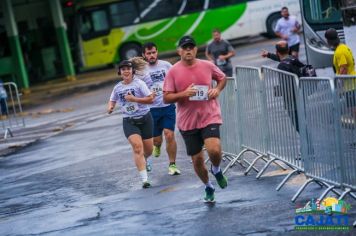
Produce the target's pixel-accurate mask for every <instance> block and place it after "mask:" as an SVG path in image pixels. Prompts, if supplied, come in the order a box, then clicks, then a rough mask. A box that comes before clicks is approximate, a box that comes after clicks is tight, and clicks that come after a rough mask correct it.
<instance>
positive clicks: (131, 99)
mask: <svg viewBox="0 0 356 236" xmlns="http://www.w3.org/2000/svg"><path fill="white" fill-rule="evenodd" d="M125 100H126V101H129V102H135V101H136V97H135V96H133V95H132V94H131V93H130V92H129V93H127V95H126V96H125Z"/></svg>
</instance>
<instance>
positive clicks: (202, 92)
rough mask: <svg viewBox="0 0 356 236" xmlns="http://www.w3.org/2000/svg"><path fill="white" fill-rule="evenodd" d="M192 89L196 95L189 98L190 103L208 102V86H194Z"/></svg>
mask: <svg viewBox="0 0 356 236" xmlns="http://www.w3.org/2000/svg"><path fill="white" fill-rule="evenodd" d="M194 88H195V89H196V90H198V91H197V93H196V94H195V95H194V96H192V97H189V100H190V101H205V100H208V90H209V86H208V85H194Z"/></svg>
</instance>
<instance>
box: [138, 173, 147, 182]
mask: <svg viewBox="0 0 356 236" xmlns="http://www.w3.org/2000/svg"><path fill="white" fill-rule="evenodd" d="M140 176H141V180H142V182H147V180H148V175H147V170H141V171H140Z"/></svg>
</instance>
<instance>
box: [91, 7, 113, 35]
mask: <svg viewBox="0 0 356 236" xmlns="http://www.w3.org/2000/svg"><path fill="white" fill-rule="evenodd" d="M91 17H92V21H93V23H94V24H93V29H94V32H100V31H105V30H108V29H109V22H108V19H107V15H106V12H105V10H98V11H93V12H92V14H91Z"/></svg>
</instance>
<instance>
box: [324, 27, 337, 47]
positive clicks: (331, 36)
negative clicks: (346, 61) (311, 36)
mask: <svg viewBox="0 0 356 236" xmlns="http://www.w3.org/2000/svg"><path fill="white" fill-rule="evenodd" d="M325 38H326V39H327V40H328V42H329V43H330V44H334V43H338V42H339V41H340V39H339V35H338V33H337V31H336V29H334V28H330V29H328V30H327V31H325Z"/></svg>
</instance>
